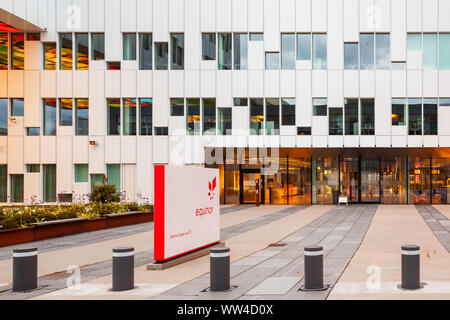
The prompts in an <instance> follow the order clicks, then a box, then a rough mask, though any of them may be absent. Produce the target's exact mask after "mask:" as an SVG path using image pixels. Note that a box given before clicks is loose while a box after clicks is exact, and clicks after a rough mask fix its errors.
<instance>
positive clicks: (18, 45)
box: [11, 33, 25, 70]
mask: <svg viewBox="0 0 450 320" xmlns="http://www.w3.org/2000/svg"><path fill="white" fill-rule="evenodd" d="M11 41H12V52H11V58H12V66H11V67H12V69H13V70H23V69H24V68H25V34H24V33H12V34H11Z"/></svg>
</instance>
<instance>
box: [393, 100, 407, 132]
mask: <svg viewBox="0 0 450 320" xmlns="http://www.w3.org/2000/svg"><path fill="white" fill-rule="evenodd" d="M405 114H406V99H392V125H393V126H404V125H406V121H405V120H406V119H405Z"/></svg>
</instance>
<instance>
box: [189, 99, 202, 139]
mask: <svg viewBox="0 0 450 320" xmlns="http://www.w3.org/2000/svg"><path fill="white" fill-rule="evenodd" d="M186 106H187V126H186V129H187V134H188V135H199V134H200V99H186Z"/></svg>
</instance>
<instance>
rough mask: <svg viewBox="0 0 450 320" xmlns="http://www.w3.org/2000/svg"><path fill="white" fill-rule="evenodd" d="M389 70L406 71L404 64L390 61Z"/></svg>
mask: <svg viewBox="0 0 450 320" xmlns="http://www.w3.org/2000/svg"><path fill="white" fill-rule="evenodd" d="M391 69H392V70H406V62H403V61H392V63H391Z"/></svg>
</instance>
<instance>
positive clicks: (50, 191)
mask: <svg viewBox="0 0 450 320" xmlns="http://www.w3.org/2000/svg"><path fill="white" fill-rule="evenodd" d="M42 172H43V176H44V202H56V164H44V165H42Z"/></svg>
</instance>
